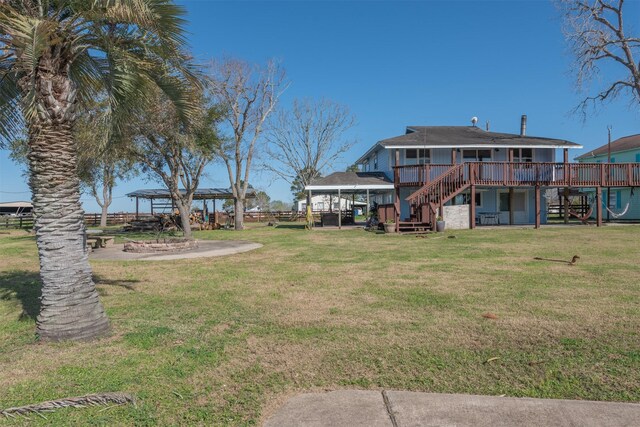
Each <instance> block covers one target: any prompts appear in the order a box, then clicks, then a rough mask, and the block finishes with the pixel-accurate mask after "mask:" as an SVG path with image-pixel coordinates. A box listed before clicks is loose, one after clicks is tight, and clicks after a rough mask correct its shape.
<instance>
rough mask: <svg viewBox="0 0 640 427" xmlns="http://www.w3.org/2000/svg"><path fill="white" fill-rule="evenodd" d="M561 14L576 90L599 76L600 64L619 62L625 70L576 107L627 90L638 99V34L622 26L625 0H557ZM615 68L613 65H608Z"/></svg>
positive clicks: (639, 99) (635, 100) (614, 96)
mask: <svg viewBox="0 0 640 427" xmlns="http://www.w3.org/2000/svg"><path fill="white" fill-rule="evenodd" d="M557 4H558V6H559V7H560V10H561V11H562V13H563V15H564V33H565V37H566V38H567V40H568V41H569V43H570V45H571V50H572V51H573V54H574V57H575V63H574V70H575V73H576V82H577V86H578V89H579V90H585V88H586V86H588V85H590V84H592V83H593V82H594V81H599V80H601V79H599V77H601V70H600V69H601V66H606V67H608V69H609V67H610V66H611V65H615V64H618V65H621V66H622V67H623V68H622V69H623V70H624V73H620V74H619V75H618V76H617V77H614V78H613V81H612V82H610V83H605V85H606V87H605V88H604V89H601V90H599V91H598V94H597V95H595V96H587V97H585V99H584V100H583V101H582V102H581V103H580V105H579V106H578V107H576V110H578V109H580V110H582V111H583V113H584V112H586V109H587V108H588V107H590V106H595V105H597V104H598V103H603V102H606V101H610V100H612V99H615V98H616V97H618V96H620V95H621V94H622V93H629V94H630V95H631V99H632V100H633V102H634V104H636V105H637V104H638V103H640V63H639V62H638V59H639V58H640V38H638V37H637V36H630V35H629V34H627V33H626V29H625V27H624V17H625V9H624V0H616V1H614V0H557ZM611 69H615V68H611Z"/></svg>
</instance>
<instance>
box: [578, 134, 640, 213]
mask: <svg viewBox="0 0 640 427" xmlns="http://www.w3.org/2000/svg"><path fill="white" fill-rule="evenodd" d="M609 149H611V163H615V164H620V163H640V134H638V135H630V136H625V137H622V138H619V139H616V140H615V141H612V142H611V146H609V144H604V145H602V146H600V147H598V148H596V149H595V150H591V151H589V152H588V153H585V154H583V155H581V156H578V157H576V160H577V161H578V162H579V163H607V162H608V161H609ZM618 166H619V165H618ZM612 172H613V171H612ZM605 173H606V171H605ZM594 191H595V190H593V189H592V190H590V191H587V192H588V193H589V194H591V195H593V194H594ZM608 191H609V188H604V189H603V190H602V193H603V194H602V199H603V201H604V204H605V206H606V203H607V202H606V201H607V200H609V209H610V210H611V211H612V212H613V214H611V213H610V215H609V217H610V218H611V219H622V220H640V189H635V190H634V189H633V188H629V187H611V196H610V197H609V195H608ZM632 192H633V197H631V194H632ZM591 197H593V196H591ZM627 204H628V205H629V207H628V208H627ZM620 214H622V215H620ZM593 215H595V212H594V213H593ZM603 215H604V217H605V218H606V217H607V212H604V213H603ZM616 217H617V218H616Z"/></svg>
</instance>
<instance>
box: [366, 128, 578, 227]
mask: <svg viewBox="0 0 640 427" xmlns="http://www.w3.org/2000/svg"><path fill="white" fill-rule="evenodd" d="M525 133H526V116H523V117H522V120H521V132H520V134H507V133H498V132H489V131H485V130H483V129H481V128H479V127H476V126H408V127H407V128H406V132H405V134H404V135H400V136H396V137H393V138H388V139H384V140H381V141H378V142H377V143H375V144H374V145H373V146H372V147H371V148H370V149H369V150H368V151H367V152H366V153H365V154H364V155H362V156H361V157H360V158H359V159H358V160H357V163H358V164H360V165H362V166H361V167H362V170H363V171H365V172H367V171H382V172H384V173H385V174H387V175H388V177H389V178H390V179H391V180H393V181H394V183H395V184H396V190H397V191H396V192H395V194H392V195H389V196H387V197H386V198H378V199H377V200H376V201H377V202H378V203H380V204H383V205H384V204H387V203H392V202H395V203H396V204H398V203H399V219H400V220H401V221H404V220H406V221H411V220H416V219H420V220H422V221H426V220H427V218H425V217H426V216H428V215H425V214H424V212H420V208H421V207H422V206H421V205H424V202H425V201H426V199H424V198H423V199H424V200H422V201H420V191H421V189H423V187H424V186H425V184H427V183H429V182H433V181H435V180H437V179H438V178H439V177H441V176H442V175H443V174H444V173H445V172H447V171H451V170H452V168H453V167H454V166H458V165H465V164H467V163H473V164H478V168H479V169H478V170H477V176H476V178H479V179H480V178H482V179H483V180H485V181H491V182H486V183H485V184H487V185H483V182H478V184H477V185H476V186H475V188H474V190H475V194H474V195H473V196H474V197H473V198H474V209H473V210H474V221H475V222H477V223H480V224H534V223H535V222H536V201H535V184H534V185H532V186H531V187H527V186H521V185H510V183H509V182H508V181H509V179H510V177H508V176H507V175H508V174H509V171H505V169H504V166H505V165H506V164H507V163H511V164H514V163H519V164H529V166H526V165H525V166H521V167H519V168H518V169H517V170H514V171H512V172H513V175H514V176H513V178H518V179H520V178H525V177H531V178H533V176H530V175H531V174H532V173H534V174H535V171H534V170H533V169H531V167H530V166H531V165H533V164H553V163H554V162H555V161H556V150H557V149H563V150H567V149H572V148H582V147H581V146H580V145H578V144H575V143H573V142H569V141H565V140H561V139H552V138H542V137H533V136H527V135H526V134H525ZM463 169H464V168H463V167H459V172H458V174H459V173H463V174H464V173H467V174H468V172H465V171H464V170H463ZM542 172H549V173H552V172H553V171H552V170H548V171H542ZM526 175H529V176H526ZM458 178H459V177H458ZM467 178H469V177H467ZM467 181H469V180H467ZM496 184H499V185H496ZM460 187H461V188H455V189H453V188H452V189H449V190H447V192H449V193H450V194H446V195H445V194H443V195H442V197H440V193H438V194H437V196H438V197H437V198H439V199H440V200H437V201H436V200H435V198H434V197H432V198H431V199H432V200H430V202H431V203H433V202H436V204H437V205H438V208H440V205H443V206H448V205H465V204H467V205H468V204H469V203H470V201H471V198H472V194H471V192H472V188H471V183H470V181H469V183H461V185H460ZM462 187H464V188H462ZM438 191H442V189H439V190H438ZM538 211H539V212H540V213H541V218H540V220H541V222H543V223H544V222H545V220H546V218H545V212H546V209H545V206H544V200H542V201H541V205H540V206H539V209H538ZM443 214H444V212H440V215H443ZM444 216H446V215H444ZM445 219H446V218H445Z"/></svg>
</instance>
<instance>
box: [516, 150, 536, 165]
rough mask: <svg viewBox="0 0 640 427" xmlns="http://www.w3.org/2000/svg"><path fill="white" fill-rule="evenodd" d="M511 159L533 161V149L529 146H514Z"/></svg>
mask: <svg viewBox="0 0 640 427" xmlns="http://www.w3.org/2000/svg"><path fill="white" fill-rule="evenodd" d="M513 161H514V162H516V163H531V162H533V150H532V149H531V148H514V149H513Z"/></svg>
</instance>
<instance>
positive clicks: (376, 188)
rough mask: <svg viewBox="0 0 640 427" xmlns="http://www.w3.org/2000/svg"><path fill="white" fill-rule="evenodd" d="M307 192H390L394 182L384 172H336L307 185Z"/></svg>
mask: <svg viewBox="0 0 640 427" xmlns="http://www.w3.org/2000/svg"><path fill="white" fill-rule="evenodd" d="M304 189H305V191H313V192H316V193H318V192H320V193H322V192H332V193H335V192H336V191H337V190H340V191H341V192H344V193H345V194H346V193H363V192H365V191H367V190H369V192H373V193H376V192H388V191H391V190H393V182H391V180H390V179H389V178H387V176H386V175H385V174H384V173H383V172H334V173H332V174H331V175H328V176H326V177H324V178H318V179H316V180H314V181H313V182H312V183H311V184H309V185H307V186H306V187H305V188H304Z"/></svg>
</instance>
